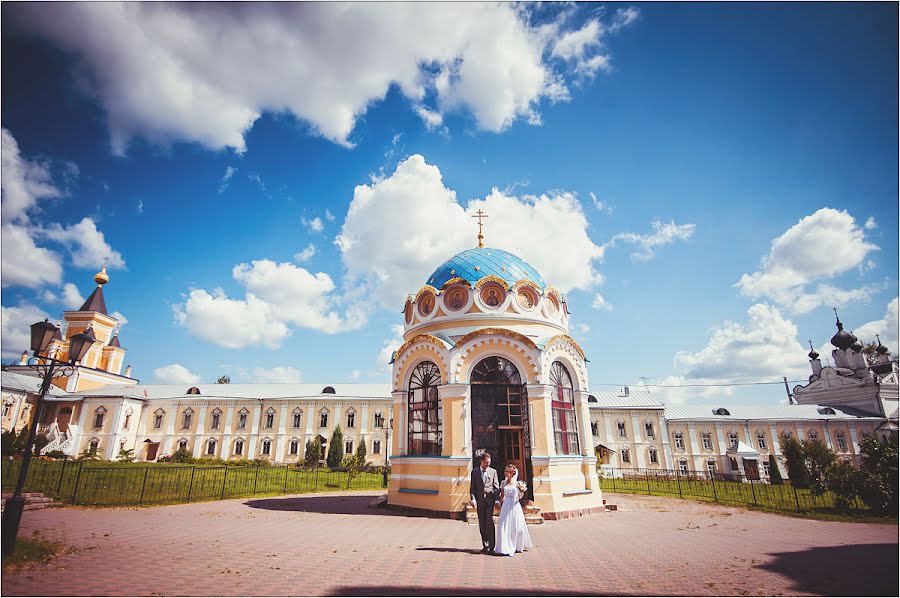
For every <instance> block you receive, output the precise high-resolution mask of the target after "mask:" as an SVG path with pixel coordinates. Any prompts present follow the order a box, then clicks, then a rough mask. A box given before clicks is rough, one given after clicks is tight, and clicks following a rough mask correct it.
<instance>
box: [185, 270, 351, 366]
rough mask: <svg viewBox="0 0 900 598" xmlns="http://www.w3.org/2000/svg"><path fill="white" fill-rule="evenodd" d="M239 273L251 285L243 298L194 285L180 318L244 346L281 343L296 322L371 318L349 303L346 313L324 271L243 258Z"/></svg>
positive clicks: (333, 328) (213, 338)
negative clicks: (339, 307)
mask: <svg viewBox="0 0 900 598" xmlns="http://www.w3.org/2000/svg"><path fill="white" fill-rule="evenodd" d="M232 276H233V278H234V279H235V280H236V281H238V282H239V283H241V284H242V285H243V286H244V287H245V288H246V294H245V296H244V298H243V299H232V298H230V297H228V296H227V294H226V293H225V291H224V290H222V289H221V288H216V289H213V291H212V293H210V292H208V291H206V290H203V289H193V290H191V291H190V292H189V293H188V295H187V296H186V298H185V300H184V301H183V302H181V303H178V304H176V305H174V306H173V311H174V314H175V321H176V323H178V324H179V325H181V326H184V327H185V328H187V329H188V331H189V332H190V333H191V334H193V335H194V336H198V337H200V338H203V339H206V340H208V341H210V342H212V343H215V344H217V345H219V346H222V347H226V348H229V349H239V348H242V347H248V346H259V345H261V346H264V347H268V348H270V349H277V348H278V347H280V346H281V343H282V341H283V340H284V339H285V338H286V337H288V336H289V335H290V334H291V330H292V329H291V326H296V327H300V328H309V329H312V330H318V331H320V332H324V333H326V334H335V333H338V332H344V331H347V330H354V329H357V328H359V327H361V326H362V325H363V324H365V321H366V320H365V316H364V314H363V313H362V312H361V311H359V310H358V308H356V307H355V306H353V305H351V306H348V307H347V308H346V309H345V310H344V312H343V313H342V314H339V313H338V312H337V311H334V309H333V306H334V305H336V304H338V303H339V302H340V298H338V297H337V296H336V295H335V294H334V292H333V291H334V290H335V285H334V282H333V281H332V280H331V277H330V276H328V275H327V274H325V273H324V272H318V273H316V274H312V273H311V272H309V271H308V270H306V269H304V268H300V267H298V266H296V265H294V264H291V263H288V262H283V263H275V262H273V261H271V260H256V261H253V262H251V263H250V264H246V263H242V264H238V265H237V266H235V267H234V268H233V269H232Z"/></svg>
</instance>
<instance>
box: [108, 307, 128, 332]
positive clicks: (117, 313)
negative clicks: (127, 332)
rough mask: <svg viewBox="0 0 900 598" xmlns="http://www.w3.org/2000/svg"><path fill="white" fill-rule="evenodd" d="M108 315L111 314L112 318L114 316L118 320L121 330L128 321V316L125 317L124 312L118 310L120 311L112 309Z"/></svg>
mask: <svg viewBox="0 0 900 598" xmlns="http://www.w3.org/2000/svg"><path fill="white" fill-rule="evenodd" d="M109 315H110V316H112V317H113V318H115V319H116V321H118V322H119V330H121V329H122V327H123V326H125V324H127V323H128V318H126V317H125V314H123V313H122V312H120V311H114V312H112V313H111V314H109Z"/></svg>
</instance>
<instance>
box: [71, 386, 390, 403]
mask: <svg viewBox="0 0 900 598" xmlns="http://www.w3.org/2000/svg"><path fill="white" fill-rule="evenodd" d="M191 388H197V389H198V390H199V391H200V394H196V393H195V394H188V390H190V389H191ZM326 388H332V389H334V393H333V394H332V393H330V392H329V393H323V392H322V391H323V390H324V389H326ZM78 394H79V395H80V396H83V397H85V398H87V397H127V398H133V399H149V400H162V399H196V398H199V399H202V398H207V399H209V398H218V399H270V400H271V399H301V398H302V399H310V398H316V399H325V400H333V399H357V398H368V399H384V400H390V399H391V385H390V384H195V385H191V384H116V385H110V386H104V387H102V388H97V389H93V390H84V391H80V392H79V393H78Z"/></svg>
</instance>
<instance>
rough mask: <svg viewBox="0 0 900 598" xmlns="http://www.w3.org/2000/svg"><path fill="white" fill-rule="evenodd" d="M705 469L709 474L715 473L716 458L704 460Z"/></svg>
mask: <svg viewBox="0 0 900 598" xmlns="http://www.w3.org/2000/svg"><path fill="white" fill-rule="evenodd" d="M706 471H708V472H709V475H716V460H715V459H707V460H706Z"/></svg>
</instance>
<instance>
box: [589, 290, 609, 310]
mask: <svg viewBox="0 0 900 598" xmlns="http://www.w3.org/2000/svg"><path fill="white" fill-rule="evenodd" d="M591 307H593V308H594V309H599V310H600V311H612V308H613V306H612V304H610V303H608V302H607V301H606V298H605V297H604V296H603V295H601V294H600V293H597V294H595V295H594V301H593V303H591Z"/></svg>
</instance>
